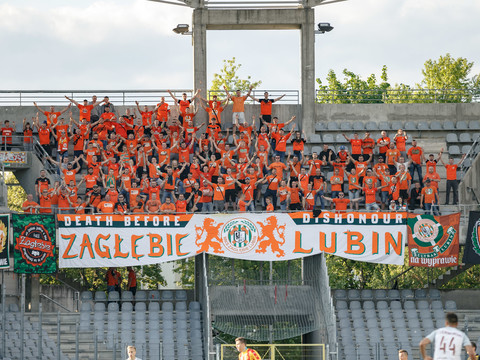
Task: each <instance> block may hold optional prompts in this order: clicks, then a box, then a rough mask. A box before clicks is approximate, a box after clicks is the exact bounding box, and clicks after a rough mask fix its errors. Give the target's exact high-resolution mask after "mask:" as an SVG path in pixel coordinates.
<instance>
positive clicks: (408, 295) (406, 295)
mask: <svg viewBox="0 0 480 360" xmlns="http://www.w3.org/2000/svg"><path fill="white" fill-rule="evenodd" d="M400 295H401V296H402V300H412V299H413V297H414V296H413V291H412V290H411V289H403V290H401V291H400Z"/></svg>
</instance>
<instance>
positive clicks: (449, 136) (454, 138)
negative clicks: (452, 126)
mask: <svg viewBox="0 0 480 360" xmlns="http://www.w3.org/2000/svg"><path fill="white" fill-rule="evenodd" d="M445 139H446V140H447V143H456V142H458V137H457V134H455V133H448V134H447V136H446V138H445Z"/></svg>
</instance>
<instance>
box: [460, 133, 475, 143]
mask: <svg viewBox="0 0 480 360" xmlns="http://www.w3.org/2000/svg"><path fill="white" fill-rule="evenodd" d="M458 141H460V142H466V143H469V142H472V136H471V135H470V133H461V134H460V135H459V136H458Z"/></svg>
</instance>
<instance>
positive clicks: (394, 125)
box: [390, 120, 403, 130]
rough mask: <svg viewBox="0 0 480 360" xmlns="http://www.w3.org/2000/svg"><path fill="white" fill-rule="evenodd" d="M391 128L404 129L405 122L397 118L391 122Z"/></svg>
mask: <svg viewBox="0 0 480 360" xmlns="http://www.w3.org/2000/svg"><path fill="white" fill-rule="evenodd" d="M390 129H392V130H398V129H403V122H401V121H398V120H395V121H392V122H391V123H390Z"/></svg>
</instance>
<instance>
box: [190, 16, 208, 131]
mask: <svg viewBox="0 0 480 360" xmlns="http://www.w3.org/2000/svg"><path fill="white" fill-rule="evenodd" d="M207 12H208V10H205V9H195V10H193V15H192V17H193V19H192V27H193V35H192V36H193V86H194V90H195V91H196V90H197V89H201V91H202V92H201V93H200V95H201V96H202V97H204V98H207V97H208V94H207V15H208V14H207ZM195 119H196V123H197V124H201V123H203V122H205V120H206V119H207V114H206V113H205V112H204V111H200V112H199V113H198V115H197V116H196V117H195Z"/></svg>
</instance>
